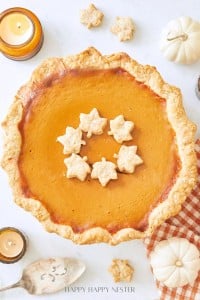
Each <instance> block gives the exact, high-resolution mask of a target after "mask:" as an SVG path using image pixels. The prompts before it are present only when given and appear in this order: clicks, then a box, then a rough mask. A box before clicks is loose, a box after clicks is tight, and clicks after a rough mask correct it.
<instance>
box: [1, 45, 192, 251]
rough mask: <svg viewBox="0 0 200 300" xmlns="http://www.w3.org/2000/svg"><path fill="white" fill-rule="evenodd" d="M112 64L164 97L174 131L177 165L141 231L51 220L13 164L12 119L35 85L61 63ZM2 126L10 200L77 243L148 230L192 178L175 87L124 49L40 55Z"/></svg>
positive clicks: (187, 133)
mask: <svg viewBox="0 0 200 300" xmlns="http://www.w3.org/2000/svg"><path fill="white" fill-rule="evenodd" d="M117 67H121V68H122V69H124V70H126V71H127V72H129V73H130V74H131V75H133V76H134V77H135V78H136V80H137V81H139V82H142V83H144V84H145V85H147V86H149V87H150V88H151V89H152V90H153V91H154V92H155V93H156V94H158V95H159V96H160V97H162V98H164V99H166V103H167V115H168V119H169V122H170V124H171V126H172V128H173V129H174V131H175V133H176V141H177V147H178V153H179V156H180V160H181V165H182V167H181V170H180V172H179V174H178V177H177V180H176V182H175V184H174V185H173V187H172V189H171V190H170V192H169V195H168V197H167V199H166V200H165V201H163V202H162V203H160V204H159V205H158V206H157V207H155V208H154V209H153V210H152V211H151V212H150V214H149V225H148V228H147V230H146V231H144V232H140V231H138V230H135V229H133V228H125V229H121V230H119V231H118V232H117V233H115V234H111V233H109V232H108V231H107V230H105V229H102V228H100V227H97V228H92V229H88V230H86V231H84V232H83V233H74V232H73V230H72V228H71V227H70V226H66V225H60V224H55V223H53V222H52V221H51V218H50V215H49V213H48V211H47V210H46V208H45V207H44V206H43V205H42V204H41V203H40V201H37V200H35V199H32V198H25V196H24V194H23V191H22V189H21V187H20V174H19V169H18V164H17V161H18V157H19V154H20V148H21V135H20V132H19V129H18V124H19V123H20V121H21V119H22V115H23V110H24V108H25V106H26V104H27V102H28V101H29V100H30V99H31V98H34V96H35V95H36V94H37V91H38V90H39V89H40V88H41V87H42V86H43V85H44V84H45V83H46V82H48V80H51V79H54V78H56V77H58V76H61V75H62V74H63V73H64V72H65V71H66V70H67V69H77V68H80V69H83V68H90V69H112V68H117ZM3 127H4V129H5V148H4V155H3V159H2V166H3V168H4V169H5V170H6V171H7V173H8V175H9V182H10V185H11V187H12V189H13V194H14V199H15V202H16V203H17V204H18V205H20V206H21V207H23V208H24V209H26V210H27V211H30V212H31V213H32V214H33V215H34V216H35V217H37V218H38V220H39V221H40V222H41V223H42V224H43V225H44V227H45V228H46V230H47V231H49V232H56V233H57V234H59V235H61V236H63V237H65V238H68V239H71V240H72V241H74V242H75V243H78V244H89V243H97V242H105V243H109V244H111V245H116V244H118V243H120V242H122V241H127V240H131V239H136V238H144V237H146V236H149V235H150V234H151V233H152V232H153V231H154V229H155V228H156V227H157V226H158V225H160V224H161V223H162V222H164V221H165V220H166V219H167V218H169V217H171V216H173V215H176V214H177V213H178V212H179V211H180V209H181V205H182V203H183V202H184V200H185V199H186V197H187V196H188V195H189V193H190V192H191V190H192V189H193V188H194V186H195V183H196V179H197V168H196V155H195V152H194V134H195V129H196V126H195V125H194V124H193V123H192V122H191V121H189V120H188V119H187V117H186V114H185V111H184V108H183V106H182V96H181V92H180V90H179V89H177V88H176V87H173V86H170V85H168V84H167V83H165V82H164V81H163V79H162V78H161V76H160V74H159V73H158V71H157V70H156V68H154V67H151V66H148V65H147V66H142V65H140V64H138V63H137V62H136V61H134V60H132V59H131V58H130V57H129V56H128V55H127V54H125V53H117V54H112V55H107V56H102V55H101V54H100V53H99V52H98V51H97V50H96V49H94V48H89V49H87V50H86V51H84V52H82V53H80V54H78V55H74V56H68V57H66V58H51V59H48V60H46V61H44V62H43V63H42V64H41V65H40V66H39V67H38V68H37V69H36V70H35V71H34V72H33V74H32V77H31V79H30V81H28V82H27V83H26V84H25V85H24V86H23V87H21V89H20V90H19V91H18V93H17V95H16V96H15V100H14V103H13V104H12V106H11V108H10V111H9V113H8V116H7V117H6V119H5V121H4V122H3Z"/></svg>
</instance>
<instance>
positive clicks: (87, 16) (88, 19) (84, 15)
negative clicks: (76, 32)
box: [80, 4, 104, 28]
mask: <svg viewBox="0 0 200 300" xmlns="http://www.w3.org/2000/svg"><path fill="white" fill-rule="evenodd" d="M103 17H104V15H103V13H102V12H101V11H100V10H98V9H97V8H96V6H95V5H94V4H90V5H89V7H88V8H87V9H83V10H81V12H80V21H81V23H82V24H85V25H86V26H87V28H91V27H97V26H99V25H100V24H101V22H102V20H103Z"/></svg>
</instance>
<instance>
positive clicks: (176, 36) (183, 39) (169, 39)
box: [167, 33, 188, 42]
mask: <svg viewBox="0 0 200 300" xmlns="http://www.w3.org/2000/svg"><path fill="white" fill-rule="evenodd" d="M169 35H170V33H169V34H168V36H167V40H168V41H169V42H171V41H174V40H177V39H181V40H182V41H186V40H187V39H188V35H187V34H186V33H183V34H179V35H175V36H172V37H169Z"/></svg>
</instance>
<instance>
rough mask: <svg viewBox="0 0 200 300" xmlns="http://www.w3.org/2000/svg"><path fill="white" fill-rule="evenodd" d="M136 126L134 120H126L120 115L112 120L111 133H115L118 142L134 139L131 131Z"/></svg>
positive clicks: (109, 132)
mask: <svg viewBox="0 0 200 300" xmlns="http://www.w3.org/2000/svg"><path fill="white" fill-rule="evenodd" d="M133 128H134V123H133V122H132V121H125V120H124V116H122V115H119V116H117V117H116V118H115V119H113V120H110V131H108V134H109V135H113V137H114V139H115V140H116V141H117V142H118V143H120V144H121V143H123V142H124V141H130V140H132V135H131V131H132V130H133Z"/></svg>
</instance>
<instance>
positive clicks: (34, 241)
mask: <svg viewBox="0 0 200 300" xmlns="http://www.w3.org/2000/svg"><path fill="white" fill-rule="evenodd" d="M89 3H90V1H89V0H88V1H86V0H85V1H84V0H82V1H81V0H75V1H73V0H72V1H68V0H48V1H40V0H29V1H25V0H24V1H22V0H21V1H17V0H13V1H11V0H0V11H3V10H4V9H7V8H9V7H13V6H21V7H26V8H29V9H31V10H33V12H35V13H36V15H37V16H38V17H39V19H40V20H41V22H42V25H43V28H44V36H45V40H44V45H43V47H42V49H41V51H40V52H39V53H38V54H37V56H35V57H34V58H32V59H30V60H28V61H24V62H15V61H12V60H8V59H7V58H5V57H4V56H3V55H1V54H0V120H1V121H2V120H3V118H4V117H5V115H6V113H7V111H8V107H9V106H10V104H11V102H12V99H13V96H14V94H15V93H16V91H17V89H18V88H19V87H20V86H21V85H22V84H23V83H24V82H26V80H27V79H28V78H29V76H30V74H31V72H32V71H33V69H34V68H35V67H36V66H37V65H38V64H39V63H40V62H41V61H42V60H43V59H44V58H47V57H50V56H65V55H68V54H75V53H78V52H79V51H82V50H84V49H85V48H87V47H89V46H95V47H96V48H97V49H99V50H100V51H101V52H102V53H104V54H110V53H112V52H118V51H125V52H127V53H128V54H130V55H131V56H132V57H133V58H135V59H137V60H138V61H139V62H141V63H144V64H151V65H155V66H156V67H157V68H158V70H159V71H160V72H161V74H162V76H163V77H164V79H165V80H166V81H168V82H169V83H171V84H173V85H176V86H178V87H180V88H181V90H182V93H183V101H184V105H185V109H186V111H187V114H188V116H189V117H190V118H191V119H192V120H193V121H194V122H195V123H196V124H198V125H199V127H200V101H199V100H198V99H197V97H196V96H195V93H194V87H195V83H196V80H197V77H198V76H199V75H200V62H199V63H196V64H194V65H192V66H180V65H176V64H174V63H171V62H168V61H166V60H165V59H164V58H163V56H162V54H161V53H160V51H159V39H160V32H161V29H162V28H163V27H164V26H165V25H166V23H167V22H168V21H169V20H171V19H173V18H177V17H179V16H182V15H188V16H191V17H193V18H194V19H196V20H200V0H168V1H160V0H151V1H150V0H123V1H122V0H121V1H120V0H115V1H111V0H107V1H102V0H95V1H94V4H96V6H97V7H99V8H100V9H101V10H102V11H103V13H104V15H105V18H104V21H103V24H102V26H101V27H99V28H97V29H92V30H88V29H87V28H86V27H84V26H83V25H81V24H80V22H79V11H80V9H82V8H86V7H87V6H88V4H89ZM116 16H130V17H132V18H133V20H134V21H135V23H136V26H137V31H136V35H135V39H134V40H133V41H129V42H124V43H122V42H121V43H120V42H119V41H118V38H117V36H114V35H113V34H111V32H110V30H109V28H110V26H111V24H112V23H113V21H114V19H115V17H116ZM199 133H200V129H198V135H199ZM2 136H3V134H2V132H1V145H0V146H1V148H0V151H2ZM3 226H15V227H18V228H20V229H22V230H23V231H24V232H25V233H26V235H27V236H28V238H29V247H28V251H27V254H26V256H25V257H24V258H23V259H22V260H21V261H20V262H18V263H16V264H13V265H4V264H0V284H1V285H7V284H9V283H12V282H15V281H16V280H17V279H19V277H20V275H21V272H22V269H23V267H25V266H26V265H27V264H29V263H30V262H32V261H34V260H36V259H39V258H42V257H43V258H46V257H51V256H74V257H77V258H81V259H82V260H84V261H85V262H86V264H87V271H86V273H85V274H84V275H83V277H82V278H81V279H80V280H79V281H78V282H76V283H75V284H74V287H85V288H86V289H87V288H88V287H91V286H96V287H107V288H109V293H108V294H107V293H106V292H104V293H89V292H87V293H78V292H76V293H75V292H70V293H67V292H64V291H61V292H60V293H58V294H56V295H51V296H43V297H39V298H38V297H35V296H30V295H28V294H27V293H26V291H24V290H22V289H15V290H12V291H8V292H6V293H2V294H0V299H3V300H4V299H6V300H11V299H15V300H16V299H20V300H28V299H49V300H59V299H62V300H64V299H76V300H78V299H87V300H90V299H94V300H95V299H107V298H108V297H109V298H110V299H121V298H122V297H123V299H124V300H125V299H127V300H128V299H132V300H156V299H159V295H158V291H157V290H156V287H155V284H154V281H153V277H152V274H151V272H150V268H149V264H148V261H147V259H146V255H145V248H144V246H143V244H142V242H141V241H132V242H127V243H123V244H121V245H118V246H115V247H111V246H108V245H104V244H99V245H90V246H78V245H74V244H73V243H72V242H71V241H68V240H64V239H63V238H61V237H58V236H56V235H54V234H49V233H46V232H45V231H44V230H43V228H42V227H41V225H40V224H39V222H38V221H37V220H36V219H34V218H33V217H32V216H31V215H30V214H29V213H27V212H25V211H23V210H22V209H21V208H19V207H17V206H16V205H15V204H14V203H13V201H12V195H11V190H10V188H9V185H8V180H7V176H6V174H5V173H4V172H3V171H2V170H0V227H3ZM112 258H125V259H129V260H130V262H131V263H132V265H133V266H134V268H135V276H134V281H133V282H132V283H131V284H129V285H127V286H131V287H135V293H123V294H121V293H114V292H112V290H111V287H112V286H113V287H115V286H116V285H115V284H114V283H113V282H112V279H111V276H110V274H109V273H108V272H107V268H108V266H109V264H110V263H111V260H112ZM119 286H126V285H124V284H121V285H119Z"/></svg>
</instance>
